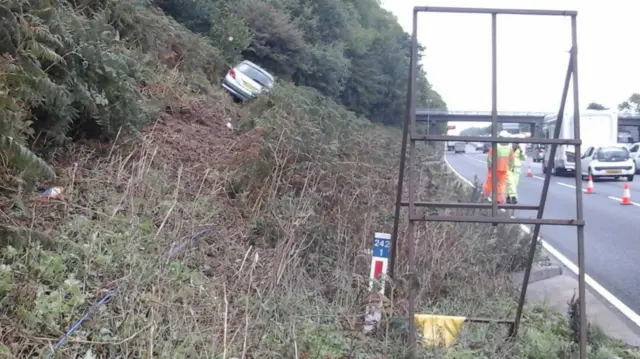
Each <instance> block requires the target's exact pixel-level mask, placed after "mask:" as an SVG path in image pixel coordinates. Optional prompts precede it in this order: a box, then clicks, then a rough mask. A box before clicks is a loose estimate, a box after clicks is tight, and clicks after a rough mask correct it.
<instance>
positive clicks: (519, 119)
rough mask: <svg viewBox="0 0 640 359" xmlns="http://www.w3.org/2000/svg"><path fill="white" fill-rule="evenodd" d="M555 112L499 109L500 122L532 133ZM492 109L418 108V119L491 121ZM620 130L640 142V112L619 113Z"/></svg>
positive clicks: (424, 120) (427, 120)
mask: <svg viewBox="0 0 640 359" xmlns="http://www.w3.org/2000/svg"><path fill="white" fill-rule="evenodd" d="M554 114H556V113H555V112H507V111H498V123H517V124H524V125H529V129H530V131H529V132H531V134H532V135H534V134H535V133H536V131H537V130H538V129H541V128H542V121H543V120H544V118H545V116H547V115H554ZM491 120H492V117H491V111H448V110H442V109H418V110H416V121H419V122H435V123H438V122H478V123H481V122H491ZM618 127H619V130H623V131H628V132H631V134H632V137H633V139H634V142H640V114H626V113H621V114H619V115H618Z"/></svg>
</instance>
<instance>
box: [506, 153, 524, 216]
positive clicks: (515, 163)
mask: <svg viewBox="0 0 640 359" xmlns="http://www.w3.org/2000/svg"><path fill="white" fill-rule="evenodd" d="M526 160H527V155H526V154H525V153H524V151H523V150H522V147H520V146H519V145H518V144H517V143H514V144H513V160H512V161H511V166H510V168H509V174H508V175H507V203H511V204H517V203H518V183H519V182H520V170H521V169H522V162H523V161H526Z"/></svg>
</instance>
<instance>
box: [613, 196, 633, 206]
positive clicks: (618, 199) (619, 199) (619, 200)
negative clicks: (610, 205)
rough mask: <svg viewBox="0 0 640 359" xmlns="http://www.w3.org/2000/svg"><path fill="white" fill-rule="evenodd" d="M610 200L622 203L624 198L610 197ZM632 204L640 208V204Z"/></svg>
mask: <svg viewBox="0 0 640 359" xmlns="http://www.w3.org/2000/svg"><path fill="white" fill-rule="evenodd" d="M609 199H612V200H614V201H618V202H622V198H618V197H613V196H609ZM631 204H632V205H634V206H638V207H640V203H636V202H631Z"/></svg>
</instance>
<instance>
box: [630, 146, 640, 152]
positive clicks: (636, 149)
mask: <svg viewBox="0 0 640 359" xmlns="http://www.w3.org/2000/svg"><path fill="white" fill-rule="evenodd" d="M638 149H640V145H633V146H632V147H631V148H630V149H629V152H631V153H635V152H638Z"/></svg>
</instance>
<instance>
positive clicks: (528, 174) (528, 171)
mask: <svg viewBox="0 0 640 359" xmlns="http://www.w3.org/2000/svg"><path fill="white" fill-rule="evenodd" d="M527 177H533V172H531V166H529V167H528V168H527Z"/></svg>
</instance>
